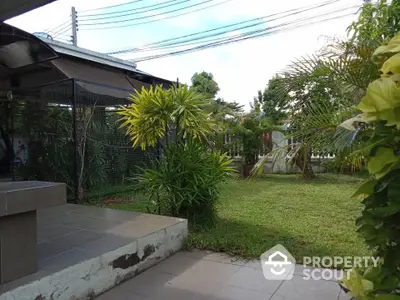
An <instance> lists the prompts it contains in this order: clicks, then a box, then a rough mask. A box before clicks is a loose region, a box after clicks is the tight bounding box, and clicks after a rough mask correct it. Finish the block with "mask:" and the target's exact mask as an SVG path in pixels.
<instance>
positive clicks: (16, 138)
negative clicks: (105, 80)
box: [0, 79, 157, 200]
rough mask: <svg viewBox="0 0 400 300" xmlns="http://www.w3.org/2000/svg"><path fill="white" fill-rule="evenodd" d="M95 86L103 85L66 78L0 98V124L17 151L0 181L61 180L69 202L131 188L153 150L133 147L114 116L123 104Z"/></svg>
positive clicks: (124, 100) (146, 164)
mask: <svg viewBox="0 0 400 300" xmlns="http://www.w3.org/2000/svg"><path fill="white" fill-rule="evenodd" d="M89 85H91V87H89ZM96 88H98V89H101V88H105V87H104V86H100V85H96V84H94V83H88V82H84V83H81V82H79V81H78V80H74V79H69V80H64V81H60V82H57V83H53V84H49V85H45V86H41V87H38V88H34V89H29V90H24V91H18V92H17V93H16V94H15V95H14V99H13V100H12V101H3V102H2V100H1V99H0V125H1V126H2V128H5V131H6V132H7V134H8V135H9V136H10V138H11V141H12V145H13V148H14V153H15V157H14V159H13V163H12V164H11V165H10V167H9V168H8V171H9V172H8V174H5V173H6V171H7V170H6V171H4V170H3V177H4V176H8V177H9V178H12V179H13V180H41V181H56V182H65V183H66V184H67V186H68V195H69V199H71V200H77V199H79V200H83V199H84V198H86V197H88V196H89V195H91V194H93V193H95V194H96V195H100V194H101V192H99V191H103V192H104V193H107V192H108V190H112V189H115V188H116V187H122V186H126V185H131V183H132V181H131V179H132V178H134V177H135V174H137V173H139V172H140V170H141V167H146V166H149V165H150V163H151V162H152V161H154V160H155V159H156V158H157V150H156V149H154V150H150V151H146V152H143V151H141V150H140V149H137V148H133V147H132V143H131V142H130V140H129V137H127V136H126V135H125V132H124V130H123V129H121V128H120V126H119V125H120V123H119V121H118V115H117V109H118V106H119V105H122V104H126V103H127V100H126V99H124V98H115V97H112V96H106V95H98V94H95V93H92V92H90V90H94V89H96ZM107 88H108V89H110V88H111V87H107Z"/></svg>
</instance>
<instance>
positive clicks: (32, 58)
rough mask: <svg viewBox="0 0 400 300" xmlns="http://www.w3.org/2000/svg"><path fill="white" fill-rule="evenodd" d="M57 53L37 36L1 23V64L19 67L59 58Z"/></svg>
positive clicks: (10, 67) (12, 67)
mask: <svg viewBox="0 0 400 300" xmlns="http://www.w3.org/2000/svg"><path fill="white" fill-rule="evenodd" d="M57 57H58V55H57V53H56V52H55V51H54V50H53V49H52V48H50V46H48V45H47V44H46V43H44V42H43V41H42V40H41V39H39V38H37V37H36V36H34V35H32V34H30V33H27V32H25V31H23V30H21V29H18V28H16V27H13V26H11V25H8V24H4V23H0V65H2V66H3V67H5V68H7V69H17V68H21V67H26V66H29V65H33V64H38V63H42V62H45V61H48V60H51V59H55V58H57Z"/></svg>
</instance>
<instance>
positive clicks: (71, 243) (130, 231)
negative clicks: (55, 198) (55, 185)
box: [0, 204, 187, 300]
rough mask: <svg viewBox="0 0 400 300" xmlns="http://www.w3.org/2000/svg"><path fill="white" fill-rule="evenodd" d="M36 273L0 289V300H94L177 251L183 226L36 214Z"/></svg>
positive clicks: (66, 210)
mask: <svg viewBox="0 0 400 300" xmlns="http://www.w3.org/2000/svg"><path fill="white" fill-rule="evenodd" d="M37 221H38V231H37V232H38V254H37V257H38V265H39V271H38V272H37V273H35V274H31V275H28V276H26V277H23V278H20V279H18V280H15V281H12V282H10V283H6V284H3V285H0V300H5V299H18V300H31V299H52V300H64V299H66V300H69V299H75V298H71V297H76V298H77V299H86V298H85V297H89V298H92V297H93V295H97V294H99V293H101V292H103V291H105V290H108V289H109V288H111V287H112V286H114V285H116V284H118V283H119V282H121V281H122V280H125V279H127V278H131V277H132V276H135V275H136V274H137V273H138V272H140V271H143V270H144V269H147V268H148V267H150V266H152V265H153V264H155V263H157V262H159V261H161V260H163V259H164V258H166V257H168V256H169V255H171V254H172V253H175V252H176V251H178V250H179V249H180V248H181V246H182V242H183V239H184V238H185V236H186V234H187V221H186V220H183V219H179V218H170V217H164V216H156V215H149V214H141V213H136V212H131V211H120V210H112V209H106V208H98V207H93V206H83V205H73V204H66V205H62V206H57V207H52V208H46V209H40V210H38V212H37Z"/></svg>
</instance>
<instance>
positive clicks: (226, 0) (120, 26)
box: [81, 0, 234, 30]
mask: <svg viewBox="0 0 400 300" xmlns="http://www.w3.org/2000/svg"><path fill="white" fill-rule="evenodd" d="M231 1H234V0H225V1H222V2H219V3H216V4H213V5H209V6H206V7H202V8H198V9H195V10H192V11H189V12H185V13H181V14H177V15H174V16H169V17H166V18H162V19H156V20H151V21H145V22H140V23H135V24H127V25H119V26H108V27H98V28H83V29H81V30H106V29H115V28H125V27H132V26H138V25H144V24H150V23H154V22H159V21H164V20H168V19H173V18H177V17H181V16H185V15H189V14H192V13H195V12H199V11H202V10H205V9H209V8H212V7H216V6H219V5H222V4H225V3H228V2H231Z"/></svg>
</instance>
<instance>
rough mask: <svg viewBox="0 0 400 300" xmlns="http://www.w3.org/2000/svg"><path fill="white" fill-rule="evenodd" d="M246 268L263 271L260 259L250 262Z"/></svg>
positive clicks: (246, 263)
mask: <svg viewBox="0 0 400 300" xmlns="http://www.w3.org/2000/svg"><path fill="white" fill-rule="evenodd" d="M243 266H244V267H248V268H253V269H258V270H262V267H261V261H260V260H259V259H253V260H248V261H247V262H245V264H244V265H243Z"/></svg>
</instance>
